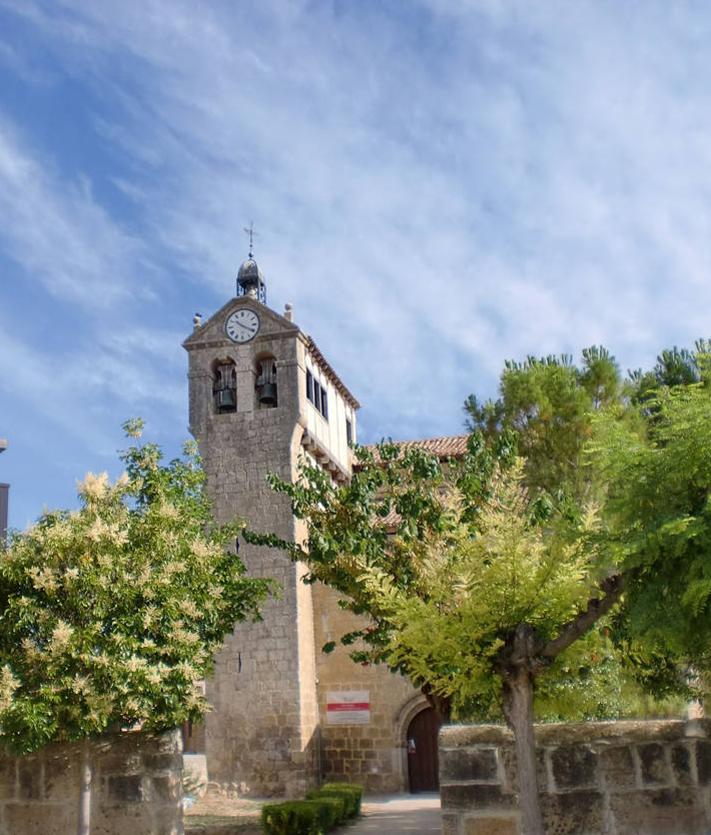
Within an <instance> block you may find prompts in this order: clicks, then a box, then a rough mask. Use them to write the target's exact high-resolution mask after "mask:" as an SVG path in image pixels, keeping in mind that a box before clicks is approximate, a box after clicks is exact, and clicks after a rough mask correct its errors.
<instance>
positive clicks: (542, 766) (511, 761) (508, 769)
mask: <svg viewBox="0 0 711 835" xmlns="http://www.w3.org/2000/svg"><path fill="white" fill-rule="evenodd" d="M545 756H546V752H545V750H544V749H542V748H539V749H538V750H537V751H536V780H537V782H538V786H539V788H540V790H541V791H546V789H547V788H548V770H547V768H546V759H545ZM498 757H499V762H500V763H501V766H502V768H503V772H504V783H503V787H504V791H518V770H517V765H516V751H515V750H514V747H513V745H504V746H501V747H500V748H499V749H498Z"/></svg>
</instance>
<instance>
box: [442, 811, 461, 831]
mask: <svg viewBox="0 0 711 835" xmlns="http://www.w3.org/2000/svg"><path fill="white" fill-rule="evenodd" d="M442 835H460V833H459V815H442Z"/></svg>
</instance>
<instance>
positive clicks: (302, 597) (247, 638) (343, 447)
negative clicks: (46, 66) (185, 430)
mask: <svg viewBox="0 0 711 835" xmlns="http://www.w3.org/2000/svg"><path fill="white" fill-rule="evenodd" d="M183 345H184V347H185V349H186V351H187V352H188V355H189V373H188V379H189V398H190V431H191V433H192V435H193V436H194V437H195V439H196V441H197V443H198V446H199V449H200V454H201V456H202V458H203V462H204V467H205V471H206V474H207V485H208V491H209V493H210V496H211V498H212V501H213V506H214V513H215V515H216V517H217V519H218V521H220V522H226V521H228V520H231V519H233V518H234V517H236V516H239V517H241V518H243V519H245V520H247V522H248V523H249V525H250V527H251V528H253V529H254V530H260V531H265V532H273V533H276V534H277V535H278V536H280V537H282V538H284V539H291V540H293V541H297V542H298V541H303V539H304V538H305V533H306V532H305V529H304V525H303V523H302V522H300V521H299V520H297V519H296V518H295V517H294V515H293V513H292V512H291V507H290V505H289V502H288V500H287V499H286V497H284V496H281V495H277V494H275V493H273V492H272V491H271V490H270V488H269V486H268V485H267V481H266V476H267V474H268V473H275V474H277V475H278V476H280V477H281V478H283V479H289V480H292V479H294V478H295V477H296V476H297V473H298V467H299V461H300V460H301V459H302V458H303V457H304V456H306V457H307V458H308V459H309V460H310V461H311V462H314V463H317V464H318V465H320V466H321V467H323V468H324V469H325V470H326V471H327V472H329V473H330V474H331V476H332V478H333V479H335V480H336V481H337V482H344V481H346V480H347V479H349V478H350V475H351V472H352V451H351V446H350V445H351V444H352V443H355V442H356V441H357V437H358V428H357V412H358V407H359V404H358V401H357V400H356V398H355V396H354V395H353V394H352V393H351V391H350V390H349V389H348V387H347V386H346V384H345V383H344V382H343V381H342V380H341V379H340V377H339V376H338V374H337V373H336V371H335V370H334V369H333V367H332V366H331V365H330V364H329V362H328V360H327V359H326V357H324V355H323V354H322V353H321V351H320V350H319V348H318V346H317V344H316V343H315V342H314V340H313V339H312V338H311V337H310V336H308V335H307V334H305V333H304V332H303V331H302V330H301V329H300V328H299V327H298V325H297V324H296V323H295V322H294V321H293V320H292V310H291V306H290V305H287V306H286V309H285V311H284V313H283V314H280V313H276V312H275V311H273V310H271V309H270V308H269V307H268V306H267V298H266V285H265V282H264V277H263V275H262V273H261V271H260V269H259V267H258V266H257V263H256V261H255V260H254V258H253V257H252V253H251V252H250V256H249V258H248V259H247V260H246V261H245V262H244V263H243V264H242V265H241V267H240V269H239V273H238V277H237V294H236V296H235V297H234V298H231V299H230V300H229V301H227V303H226V304H225V305H224V306H223V307H222V308H221V309H220V310H218V311H217V312H216V313H215V314H214V315H212V316H211V317H210V318H209V319H207V320H206V321H204V322H203V321H202V320H201V319H200V317H199V316H196V318H195V328H194V330H193V333H192V334H191V335H190V336H189V337H188V338H187V339H186V340H185V342H184V343H183ZM465 440H466V438H465V437H464V436H462V437H460V436H457V437H453V438H438V439H430V440H427V441H419V442H409V443H417V444H420V445H423V446H425V447H426V448H428V449H430V450H431V451H433V452H434V453H438V454H440V455H441V456H442V457H452V456H456V455H458V454H461V453H462V452H463V449H464V444H465ZM240 557H241V558H242V559H243V560H244V562H245V564H246V565H247V570H248V572H249V573H250V574H251V575H253V576H263V577H272V578H274V579H276V580H277V581H278V583H279V584H280V586H281V594H280V596H278V597H276V598H272V599H270V600H269V601H268V602H267V603H266V604H265V606H264V608H263V620H262V621H261V622H259V623H255V624H240V625H239V626H238V627H237V629H236V630H235V632H234V633H233V634H232V635H230V636H229V637H228V638H227V640H226V641H225V644H224V647H223V648H222V650H221V652H220V653H219V655H218V656H217V659H216V664H215V670H214V673H213V675H212V676H211V677H210V679H209V680H208V681H207V682H206V693H207V698H208V701H209V702H210V703H211V705H212V707H213V709H212V712H210V713H209V714H208V716H207V718H206V721H205V725H204V727H201V728H197V729H194V730H193V731H192V733H191V734H188V735H187V737H186V750H188V751H191V750H192V751H198V752H201V753H205V755H206V760H207V769H208V780H209V781H210V782H211V783H216V784H218V785H219V786H220V787H222V788H223V789H225V790H228V791H233V792H236V793H238V794H240V795H243V796H250V795H251V796H299V795H302V794H303V793H304V792H305V791H306V790H307V789H309V788H311V787H313V786H314V785H317V784H318V783H319V782H320V781H322V780H351V781H354V782H359V783H362V784H363V785H364V786H366V788H367V789H368V790H370V791H378V792H393V791H424V790H432V789H435V788H436V787H437V743H436V735H437V730H438V724H437V719H436V716H435V714H434V711H433V710H432V709H431V708H430V707H429V705H428V703H427V701H426V699H425V697H424V696H423V695H422V694H421V693H420V692H419V690H417V689H415V688H414V687H413V686H412V684H411V683H410V682H409V681H408V680H407V679H406V678H404V677H403V676H401V675H399V674H394V673H391V672H389V671H388V670H387V669H385V668H384V667H378V666H361V665H358V664H355V663H354V662H353V661H351V659H350V658H349V657H348V654H347V651H346V649H345V648H344V647H341V646H340V645H339V646H338V648H337V649H336V650H335V651H334V652H333V653H330V654H328V655H326V654H324V653H323V652H322V651H321V647H322V646H323V645H324V644H325V643H327V642H328V641H332V640H333V641H337V640H338V639H339V638H340V636H341V635H342V634H344V633H345V632H347V631H350V630H351V629H353V628H355V627H356V623H357V622H356V620H355V617H354V616H353V615H352V614H351V613H348V612H344V611H343V610H342V609H341V608H340V607H339V606H338V605H337V601H338V595H337V594H336V593H335V592H334V591H332V590H331V589H329V588H326V587H324V586H323V585H321V584H315V585H306V584H304V583H302V582H301V578H302V577H303V576H304V574H305V573H306V569H305V567H304V566H302V565H300V564H297V563H293V562H292V561H291V560H290V559H289V557H288V556H287V555H286V554H284V553H282V552H280V551H276V550H269V549H266V548H257V547H252V546H249V545H247V544H245V543H241V547H240Z"/></svg>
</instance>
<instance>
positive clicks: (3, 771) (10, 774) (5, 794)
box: [0, 757, 17, 800]
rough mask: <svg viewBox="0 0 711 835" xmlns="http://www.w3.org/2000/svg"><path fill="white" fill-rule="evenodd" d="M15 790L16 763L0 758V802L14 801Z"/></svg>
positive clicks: (7, 758) (13, 759)
mask: <svg viewBox="0 0 711 835" xmlns="http://www.w3.org/2000/svg"><path fill="white" fill-rule="evenodd" d="M16 788H17V761H16V760H15V758H14V757H0V800H14V799H15V791H16Z"/></svg>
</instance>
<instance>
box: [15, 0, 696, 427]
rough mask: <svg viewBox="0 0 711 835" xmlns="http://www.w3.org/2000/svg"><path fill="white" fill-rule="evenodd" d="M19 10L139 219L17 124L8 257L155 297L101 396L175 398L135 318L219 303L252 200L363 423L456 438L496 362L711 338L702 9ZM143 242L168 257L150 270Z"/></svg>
mask: <svg viewBox="0 0 711 835" xmlns="http://www.w3.org/2000/svg"><path fill="white" fill-rule="evenodd" d="M15 8H16V10H17V14H18V15H19V16H21V17H22V19H24V20H25V22H26V25H28V26H31V27H33V28H34V31H36V33H37V37H38V38H41V39H42V45H43V48H44V49H46V50H47V51H48V54H51V55H52V56H53V62H54V63H53V66H54V71H55V72H57V73H58V74H65V75H67V76H68V77H70V78H71V79H72V80H73V81H74V82H75V83H76V84H79V85H82V86H83V87H85V88H86V89H87V90H90V91H92V92H93V93H94V95H96V96H101V98H102V100H104V101H106V102H108V103H109V104H110V106H106V107H104V108H103V109H101V112H92V113H91V114H90V116H91V120H92V124H93V125H94V129H95V131H96V137H95V139H94V141H96V142H100V143H102V145H103V146H106V147H108V148H109V149H110V150H111V153H112V157H111V158H112V159H114V160H115V170H112V171H110V172H107V176H109V177H110V179H111V181H112V182H113V183H114V184H115V186H116V187H117V189H119V190H120V192H121V193H122V194H123V195H124V197H125V198H126V199H127V201H129V202H130V204H131V206H132V210H133V211H134V212H135V214H134V215H133V217H132V226H131V229H132V230H134V229H135V230H140V232H135V231H132V232H131V233H129V232H127V231H126V229H125V226H124V224H122V223H119V222H117V221H116V219H115V215H116V212H115V210H112V207H111V206H108V205H106V204H105V203H101V202H100V201H98V200H97V198H96V197H95V196H93V195H92V193H91V189H90V188H85V187H83V186H82V185H81V181H80V180H77V179H76V177H75V176H74V175H71V176H70V175H67V174H66V172H62V171H58V170H54V169H53V168H52V166H48V165H47V163H46V160H45V161H40V160H39V158H38V155H37V154H32V153H30V152H28V151H27V148H26V147H25V144H24V143H21V142H19V141H18V140H17V137H13V136H12V135H11V136H10V138H9V140H8V139H5V144H3V145H2V146H0V154H1V155H2V156H0V185H2V183H6V184H8V185H9V188H7V186H6V188H5V190H4V191H5V192H6V194H5V196H2V194H0V207H2V208H0V211H3V213H7V214H8V215H11V216H12V217H11V222H10V226H9V228H8V231H7V233H6V234H7V236H8V239H9V244H8V246H9V248H10V252H12V253H13V255H14V257H15V258H17V259H18V260H19V261H21V263H22V264H23V265H24V267H25V269H26V270H27V271H28V274H29V273H32V274H34V275H38V276H39V275H41V276H42V280H43V281H44V282H46V285H47V286H48V287H49V288H50V289H51V290H52V291H53V292H56V293H62V294H63V295H64V296H68V297H72V298H76V299H77V300H79V303H87V302H86V298H87V297H90V298H92V299H94V298H101V297H102V296H104V295H105V293H113V294H114V298H116V297H117V296H116V294H118V296H119V297H120V296H121V294H124V296H123V297H125V296H126V294H128V296H131V297H133V295H134V294H136V293H143V294H146V293H147V294H148V295H147V296H146V301H145V304H144V305H143V307H144V308H146V309H145V310H142V311H141V312H140V314H136V315H137V316H138V321H137V322H128V324H129V325H130V327H129V328H128V331H129V332H134V333H137V334H139V336H138V338H137V342H136V346H135V350H134V347H133V346H128V343H127V342H126V341H125V337H124V335H123V333H124V331H126V330H127V328H126V325H127V319H129V318H130V317H129V314H128V313H126V311H124V312H123V313H121V314H116V316H117V317H118V321H121V322H122V323H123V327H121V329H120V331H118V330H117V331H116V332H120V333H121V335H120V336H117V337H116V339H115V340H114V341H112V342H111V343H110V344H105V343H102V351H105V352H106V354H105V355H102V356H101V358H100V361H99V363H98V365H97V369H98V370H96V375H97V378H96V379H97V385H99V386H101V385H104V382H103V381H104V380H105V379H109V378H110V379H112V380H118V381H121V382H120V385H118V386H117V387H116V391H115V396H116V397H123V398H124V399H125V401H127V402H130V400H131V397H133V396H135V398H136V399H137V400H139V401H140V400H141V399H146V398H150V396H151V389H152V388H153V386H154V385H156V379H157V377H159V376H160V373H159V371H158V370H161V371H162V370H163V369H169V373H170V374H176V375H178V376H177V378H176V379H177V384H176V385H177V388H176V389H175V390H174V391H173V393H172V394H170V395H169V398H168V399H169V400H170V399H171V398H172V400H171V402H174V403H177V400H178V399H179V398H180V397H181V396H182V395H181V393H180V392H181V391H182V390H181V389H180V384H182V382H183V379H182V374H181V373H180V372H179V368H180V362H181V360H179V359H177V358H176V359H175V361H174V362H173V360H172V359H171V356H172V349H171V348H170V346H169V345H168V343H167V342H165V343H162V347H161V346H157V347H156V348H155V350H154V351H149V352H148V354H149V357H148V358H146V356H144V357H141V354H140V346H141V344H142V343H143V341H144V340H146V339H147V334H148V333H151V332H152V330H153V326H154V323H153V322H149V320H150V319H151V317H154V318H159V315H160V313H161V311H160V308H161V306H164V307H165V310H166V315H170V317H171V318H170V322H169V323H167V322H166V323H162V327H161V332H162V333H165V334H166V339H167V340H172V339H174V338H176V339H177V333H175V334H174V333H173V331H174V330H175V327H176V325H175V322H176V321H179V320H180V319H181V318H183V319H184V321H186V322H188V321H189V317H190V315H191V314H192V312H193V307H194V305H193V301H194V300H195V304H197V305H198V308H199V309H202V311H203V313H204V314H206V315H207V314H208V313H209V312H210V310H208V307H207V306H208V305H212V306H213V308H217V307H218V306H219V304H220V303H221V302H222V301H223V300H224V298H225V297H226V296H227V295H228V294H229V293H231V292H232V289H233V286H234V285H233V281H234V274H235V272H236V266H237V263H238V261H239V260H240V258H241V257H242V256H243V255H244V253H245V245H244V239H243V237H242V234H241V228H242V226H243V225H244V224H245V223H246V222H248V221H249V220H250V219H254V221H255V224H256V226H257V230H258V232H259V233H260V237H259V238H258V240H257V255H258V258H259V260H260V263H261V265H262V266H263V268H264V269H265V272H266V274H267V280H268V283H269V293H270V301H271V303H272V305H273V306H274V307H275V308H276V309H277V310H279V309H281V304H282V303H283V302H284V301H291V302H293V303H294V305H295V315H296V320H297V321H298V322H299V323H300V324H301V325H302V326H303V327H304V328H305V329H306V330H307V331H309V332H310V333H312V335H313V336H314V338H315V339H316V340H317V341H318V343H319V344H320V345H321V347H322V348H323V350H324V351H325V352H326V354H327V355H328V356H329V358H330V359H331V361H332V362H333V364H334V366H335V367H336V368H338V369H339V370H340V371H341V373H342V375H343V378H344V380H345V382H346V383H347V384H348V385H349V386H350V387H351V388H352V389H353V391H354V392H355V393H356V395H357V396H358V397H359V398H360V399H361V400H362V402H363V403H364V404H365V406H366V409H365V410H364V413H363V423H364V425H365V426H366V428H367V430H368V432H369V433H370V435H371V437H377V436H379V435H381V434H391V435H393V436H396V437H397V436H400V437H403V436H413V435H416V434H420V433H423V434H425V433H426V434H438V433H442V432H456V431H459V430H460V428H461V425H462V424H461V420H462V415H461V412H460V405H461V402H462V401H463V399H464V397H465V396H466V394H467V393H469V392H470V391H472V390H476V391H477V392H479V393H482V392H483V393H492V392H493V391H494V388H495V381H496V377H497V373H498V370H499V369H500V367H501V364H502V362H503V360H504V358H506V357H514V358H520V357H522V356H525V355H526V354H529V353H537V354H544V353H549V352H561V351H572V352H575V353H577V352H578V351H579V349H580V348H581V347H583V346H585V345H587V344H590V343H593V342H598V343H599V342H602V343H605V344H608V345H609V346H610V348H611V349H612V350H613V351H614V352H615V353H616V354H617V356H618V357H619V359H620V360H621V362H622V364H623V366H625V367H626V366H636V365H640V364H649V363H650V362H651V361H652V360H653V357H654V355H655V354H656V352H657V351H658V350H659V349H660V348H661V347H663V346H664V345H666V344H670V343H673V342H685V343H689V342H691V341H692V340H693V338H694V337H696V336H698V335H701V334H703V333H704V332H706V331H707V319H708V317H707V314H706V310H707V309H708V307H709V305H710V304H711V282H709V281H708V276H709V273H710V271H711V234H710V233H711V228H709V227H710V225H711V215H710V213H709V188H708V185H707V182H706V181H707V175H706V172H707V171H709V170H711V142H709V141H708V140H709V135H710V134H711V92H709V90H708V89H707V85H706V78H707V77H708V70H709V67H708V64H709V52H708V35H709V30H710V29H711V13H708V12H707V11H706V10H705V9H703V8H701V7H699V6H698V5H696V6H695V5H693V4H687V3H678V4H674V6H673V7H672V6H669V4H666V3H661V2H650V3H648V4H646V5H645V7H644V9H643V10H641V9H640V7H638V6H635V5H634V4H632V5H630V6H628V7H624V8H621V7H620V5H619V4H617V3H614V2H607V3H605V2H594V3H593V2H580V3H575V4H570V3H565V2H562V0H561V2H550V3H541V4H535V3H533V4H532V3H530V2H526V3H524V2H512V3H509V2H506V3H504V2H494V0H491V2H485V3H484V2H478V0H477V2H473V0H472V2H466V0H431V2H421V3H420V4H403V5H402V6H401V7H397V8H396V7H392V6H389V7H386V6H381V5H379V4H372V5H371V4H365V3H364V4H357V5H351V4H341V5H337V6H332V5H330V4H320V5H319V4H316V5H314V4H307V3H288V4H287V3H283V2H277V0H274V1H273V2H263V3H259V4H256V3H255V4H253V5H252V6H250V7H249V9H248V10H245V9H241V10H236V9H235V7H234V6H233V5H231V4H208V5H206V4H202V5H200V6H196V5H194V4H192V3H187V2H182V3H181V2H175V0H171V2H170V3H167V2H158V0H153V2H150V3H144V2H141V3H138V2H134V3H131V2H124V3H121V4H116V3H108V2H98V0H92V2H85V3H72V4H65V5H62V4H56V3H52V4H50V3H32V2H30V1H29V0H27V1H26V2H24V0H23V3H21V4H18V5H17V6H16V7H15ZM23 60H25V61H26V57H25V56H23ZM29 68H30V69H32V64H31V62H30V63H29ZM44 72H45V73H46V72H48V70H47V69H46V68H44ZM8 194H9V196H8ZM137 234H140V238H141V241H140V242H137V240H136V238H135V237H134V236H135V235H137ZM65 241H68V243H67V244H64V242H65ZM57 251H60V258H59V259H58V262H57V263H55V262H54V261H53V255H54V253H56V252H57ZM149 253H150V258H151V263H155V264H159V265H160V269H162V270H163V271H164V272H163V273H162V274H161V273H160V270H159V267H158V266H156V267H155V275H154V276H153V277H152V279H151V280H148V281H146V279H145V275H146V269H144V267H143V263H144V262H145V261H146V260H147V259H148V258H149ZM148 274H149V275H150V272H149V273H148ZM168 279H170V281H169V280H168ZM173 283H174V286H173ZM86 288H94V289H95V292H92V293H86V292H85V290H86ZM168 291H171V292H172V293H173V294H172V296H171V295H170V294H169V292H168ZM151 292H152V293H154V294H155V297H154V298H151V296H150V293H151ZM200 296H202V298H203V301H200V302H198V301H197V299H198V298H199V297H200ZM188 298H189V301H188ZM91 303H92V304H93V303H94V302H93V301H92V302H91ZM132 309H133V310H135V308H132ZM147 311H149V312H147ZM150 311H153V312H152V313H151V312H150ZM121 316H122V317H123V318H122V319H121V318H120V317H121ZM178 341H179V339H178ZM176 346H177V343H176ZM123 351H125V352H126V353H125V354H124V353H122V352H123ZM176 351H178V353H177V354H176V357H177V356H178V355H179V349H177V347H176ZM162 362H166V363H168V365H166V366H162V365H161V363H162ZM136 363H145V364H146V366H147V367H148V369H149V370H148V371H147V372H145V373H144V372H143V371H141V372H140V373H139V372H138V371H137V370H136V368H135V367H134V370H133V371H131V370H130V369H131V367H132V364H136ZM116 364H118V365H116ZM124 374H126V375H127V376H126V377H124V376H123V375H124ZM162 379H163V381H166V379H167V378H166V377H165V376H163V377H162ZM168 388H169V389H170V385H169V386H168ZM122 392H124V393H125V394H122ZM132 393H133V394H132ZM167 402H168V401H166V403H167ZM361 437H363V436H362V435H361Z"/></svg>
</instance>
